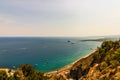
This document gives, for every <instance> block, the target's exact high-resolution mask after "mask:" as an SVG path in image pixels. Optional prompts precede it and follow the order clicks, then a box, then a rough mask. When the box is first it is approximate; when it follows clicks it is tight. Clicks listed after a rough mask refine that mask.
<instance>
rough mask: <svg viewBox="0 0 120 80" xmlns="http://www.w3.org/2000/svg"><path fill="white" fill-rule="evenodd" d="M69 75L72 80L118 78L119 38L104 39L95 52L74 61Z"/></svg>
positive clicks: (119, 62) (119, 68)
mask: <svg viewBox="0 0 120 80" xmlns="http://www.w3.org/2000/svg"><path fill="white" fill-rule="evenodd" d="M69 76H70V78H73V79H74V80H120V40H119V41H114V42H113V41H104V42H103V43H102V45H101V47H98V49H97V50H96V52H94V53H93V54H91V55H90V56H88V57H86V58H83V59H81V60H79V61H78V62H76V63H75V64H74V65H73V66H72V68H71V70H70V75H69Z"/></svg>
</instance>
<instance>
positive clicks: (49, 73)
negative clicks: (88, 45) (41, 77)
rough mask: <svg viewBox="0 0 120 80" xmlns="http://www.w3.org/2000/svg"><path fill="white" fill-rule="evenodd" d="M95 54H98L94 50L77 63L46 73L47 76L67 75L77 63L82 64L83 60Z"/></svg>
mask: <svg viewBox="0 0 120 80" xmlns="http://www.w3.org/2000/svg"><path fill="white" fill-rule="evenodd" d="M95 52H96V49H95V50H93V51H92V52H90V53H89V54H87V55H85V56H83V57H81V58H79V59H78V60H76V61H74V62H72V63H70V64H68V65H66V66H64V67H62V68H59V69H58V70H55V71H50V72H47V73H45V75H49V76H50V75H60V74H62V75H63V74H67V73H69V71H70V69H71V67H72V66H73V65H75V64H76V63H77V62H80V61H81V60H82V59H85V58H87V57H89V56H91V55H93V54H94V53H95Z"/></svg>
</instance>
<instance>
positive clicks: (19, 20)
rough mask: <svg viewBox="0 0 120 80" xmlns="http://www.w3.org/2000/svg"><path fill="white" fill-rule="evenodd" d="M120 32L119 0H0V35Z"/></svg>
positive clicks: (64, 34)
mask: <svg viewBox="0 0 120 80" xmlns="http://www.w3.org/2000/svg"><path fill="white" fill-rule="evenodd" d="M116 34H117V35H118V34H120V0H0V36H94V35H95V36H96V35H116Z"/></svg>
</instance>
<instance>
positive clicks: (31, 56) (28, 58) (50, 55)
mask: <svg viewBox="0 0 120 80" xmlns="http://www.w3.org/2000/svg"><path fill="white" fill-rule="evenodd" d="M84 39H90V37H0V67H5V68H18V67H19V65H20V64H31V65H32V66H34V67H35V68H36V70H38V71H42V72H49V71H54V70H57V69H59V68H61V67H64V66H66V65H68V64H70V63H72V62H74V61H76V60H78V59H80V58H82V57H84V56H86V55H88V54H90V53H91V52H92V51H93V50H95V49H96V48H97V47H98V46H100V44H101V42H97V41H88V42H81V41H80V40H84Z"/></svg>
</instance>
